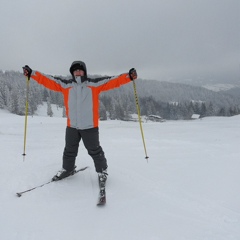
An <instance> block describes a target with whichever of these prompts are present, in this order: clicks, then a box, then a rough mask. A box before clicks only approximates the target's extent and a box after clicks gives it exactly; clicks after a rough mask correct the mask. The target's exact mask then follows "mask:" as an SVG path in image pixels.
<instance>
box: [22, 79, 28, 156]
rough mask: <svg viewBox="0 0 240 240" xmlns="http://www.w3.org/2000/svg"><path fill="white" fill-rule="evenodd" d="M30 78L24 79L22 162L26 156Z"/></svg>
mask: <svg viewBox="0 0 240 240" xmlns="http://www.w3.org/2000/svg"><path fill="white" fill-rule="evenodd" d="M29 82H30V77H26V86H27V88H26V105H25V123H24V144H23V154H22V155H23V160H24V157H25V156H26V141H27V120H28V95H29Z"/></svg>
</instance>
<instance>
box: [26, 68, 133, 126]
mask: <svg viewBox="0 0 240 240" xmlns="http://www.w3.org/2000/svg"><path fill="white" fill-rule="evenodd" d="M85 73H86V71H85ZM31 78H32V79H34V80H35V81H36V82H38V83H39V84H41V85H43V86H44V87H46V88H48V89H50V90H53V91H58V92H62V94H63V97H64V105H65V108H66V115H67V126H69V127H73V128H77V129H88V128H94V127H98V119H99V111H98V110H99V94H100V93H101V92H102V91H107V90H110V89H113V88H118V87H120V86H121V85H123V84H126V83H129V82H130V81H131V80H130V78H129V75H128V74H127V73H124V74H121V75H119V76H117V77H101V78H95V79H90V78H88V77H87V76H83V77H77V78H76V79H75V78H74V77H73V79H71V80H63V79H61V78H58V77H52V76H49V75H45V74H42V73H40V72H38V71H33V72H32V75H31Z"/></svg>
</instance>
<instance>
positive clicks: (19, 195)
mask: <svg viewBox="0 0 240 240" xmlns="http://www.w3.org/2000/svg"><path fill="white" fill-rule="evenodd" d="M87 168H88V167H83V168H80V169H77V170H76V171H75V172H74V173H73V174H72V175H69V176H68V177H70V176H73V175H75V174H76V173H78V172H81V171H84V170H86V169H87ZM68 177H66V178H68ZM63 179H65V178H63ZM63 179H61V180H63ZM61 180H58V181H61ZM52 182H57V181H53V180H51V181H49V182H46V183H43V184H41V185H38V186H36V187H33V188H30V189H27V190H25V191H22V192H18V193H16V195H17V196H18V197H21V196H22V195H23V194H24V193H27V192H30V191H32V190H34V189H36V188H40V187H43V186H45V185H47V184H49V183H52Z"/></svg>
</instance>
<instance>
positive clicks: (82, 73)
mask: <svg viewBox="0 0 240 240" xmlns="http://www.w3.org/2000/svg"><path fill="white" fill-rule="evenodd" d="M73 75H74V76H75V77H82V76H84V75H85V72H84V71H83V70H80V69H76V70H74V71H73Z"/></svg>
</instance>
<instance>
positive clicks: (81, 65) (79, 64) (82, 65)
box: [69, 61, 87, 76]
mask: <svg viewBox="0 0 240 240" xmlns="http://www.w3.org/2000/svg"><path fill="white" fill-rule="evenodd" d="M77 69H79V70H83V71H84V73H85V76H87V68H86V64H85V63H84V62H82V61H74V62H73V63H72V65H71V67H70V69H69V71H70V73H71V74H72V75H73V72H74V71H75V70H77Z"/></svg>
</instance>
